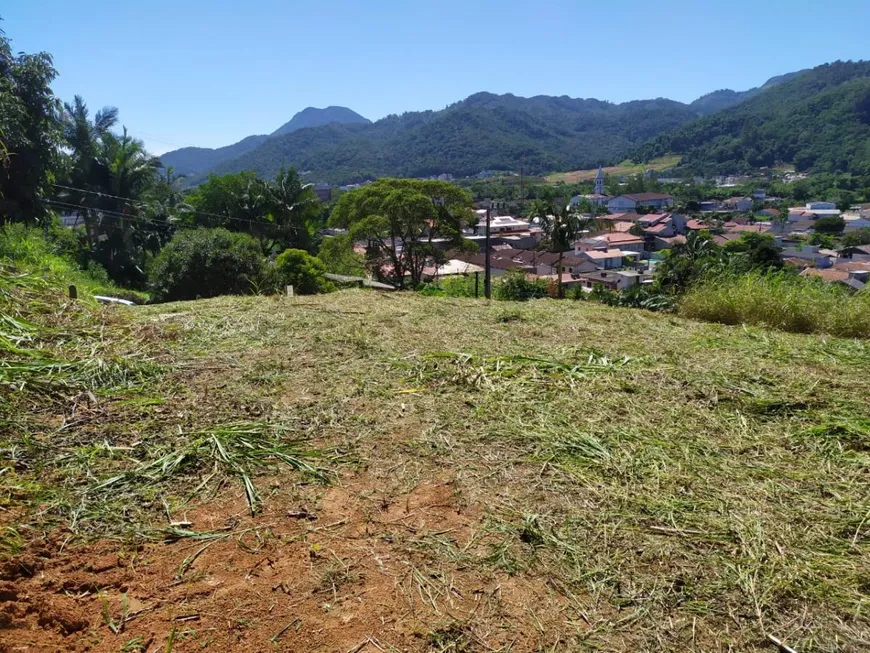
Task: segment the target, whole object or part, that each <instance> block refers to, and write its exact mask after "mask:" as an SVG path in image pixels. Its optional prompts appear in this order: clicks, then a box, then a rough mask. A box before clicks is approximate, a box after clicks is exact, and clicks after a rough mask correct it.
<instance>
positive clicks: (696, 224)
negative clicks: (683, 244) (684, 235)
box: [686, 219, 710, 231]
mask: <svg viewBox="0 0 870 653" xmlns="http://www.w3.org/2000/svg"><path fill="white" fill-rule="evenodd" d="M706 229H710V225H708V224H707V223H706V222H701V221H700V220H695V219H692V220H689V221H687V222H686V231H704V230H706Z"/></svg>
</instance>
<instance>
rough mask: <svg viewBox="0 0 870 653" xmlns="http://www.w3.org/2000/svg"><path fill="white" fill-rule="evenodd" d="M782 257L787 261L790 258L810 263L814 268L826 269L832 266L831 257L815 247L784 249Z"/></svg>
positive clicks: (805, 246)
mask: <svg viewBox="0 0 870 653" xmlns="http://www.w3.org/2000/svg"><path fill="white" fill-rule="evenodd" d="M780 257H781V258H782V259H783V260H785V259H789V258H796V259H801V260H803V261H808V262H810V263H811V264H812V265H813V266H814V267H817V268H820V269H824V268H829V267H831V265H832V261H831V257H830V256H828V255H825V254H823V253H822V252H820V251H819V248H818V247H817V246H815V245H803V246H802V247H800V248H797V247H784V248H783V250H782V252H781V253H780Z"/></svg>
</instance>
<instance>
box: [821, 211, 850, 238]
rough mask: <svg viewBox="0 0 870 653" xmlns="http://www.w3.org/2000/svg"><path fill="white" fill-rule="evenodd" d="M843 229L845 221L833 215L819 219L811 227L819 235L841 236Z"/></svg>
mask: <svg viewBox="0 0 870 653" xmlns="http://www.w3.org/2000/svg"><path fill="white" fill-rule="evenodd" d="M845 228H846V221H845V220H843V218H841V217H838V216H833V215H829V216H825V217H824V218H819V219H818V220H816V222H815V224H814V225H813V229H815V231H816V233H819V234H841V233H843V230H844V229H845Z"/></svg>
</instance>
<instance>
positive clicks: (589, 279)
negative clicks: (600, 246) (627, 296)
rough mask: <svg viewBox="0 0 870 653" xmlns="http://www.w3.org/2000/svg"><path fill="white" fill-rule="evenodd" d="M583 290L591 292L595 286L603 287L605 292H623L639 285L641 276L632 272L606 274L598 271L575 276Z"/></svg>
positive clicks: (606, 272) (604, 271) (603, 271)
mask: <svg viewBox="0 0 870 653" xmlns="http://www.w3.org/2000/svg"><path fill="white" fill-rule="evenodd" d="M577 276H578V278H579V279H580V285H581V286H582V287H583V289H584V290H587V291H591V290H593V289H594V288H595V286H603V287H604V288H606V289H607V290H616V291H620V290H625V289H627V288H631V287H632V286H634V285H636V284H638V283H640V279H641V275H640V273H639V272H634V271H633V270H627V271H619V272H608V271H606V270H598V271H596V272H589V273H585V274H580V275H577Z"/></svg>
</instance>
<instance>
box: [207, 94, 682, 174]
mask: <svg viewBox="0 0 870 653" xmlns="http://www.w3.org/2000/svg"><path fill="white" fill-rule="evenodd" d="M696 117H697V114H696V113H695V112H694V111H693V110H692V109H691V108H690V107H689V106H687V105H685V104H682V103H679V102H674V101H672V100H666V99H656V100H641V101H634V102H626V103H624V104H612V103H609V102H603V101H600V100H584V99H572V98H569V97H565V96H563V97H550V96H537V97H532V98H522V97H517V96H514V95H493V94H491V93H477V94H475V95H472V96H470V97H469V98H467V99H465V100H463V101H461V102H458V103H456V104H453V105H451V106H449V107H447V108H446V109H443V110H441V111H423V112H410V113H405V114H403V115H401V116H395V115H394V116H388V117H386V118H384V119H382V120H379V121H377V122H375V123H372V124H369V125H337V124H331V125H327V126H324V127H319V128H316V129H301V130H297V131H295V132H293V133H291V134H287V135H284V136H281V137H276V138H271V139H269V140H268V141H266V142H264V143H263V144H262V145H261V146H260V147H258V148H257V149H256V150H253V151H250V152H248V153H247V154H245V155H243V156H241V157H239V158H237V159H233V160H231V161H225V162H224V163H222V164H220V165H219V166H217V167H216V168H215V169H214V172H216V173H219V174H220V173H227V172H238V171H242V170H254V171H256V172H257V173H258V174H259V175H261V176H264V177H271V176H274V174H275V172H276V171H277V170H278V169H279V168H280V167H281V166H282V165H288V166H290V165H292V166H295V167H296V168H297V169H299V170H305V171H310V177H311V178H315V179H318V180H321V179H322V180H326V181H331V182H347V181H355V180H361V179H366V178H372V177H378V176H385V175H390V176H408V177H418V176H428V175H434V174H440V173H445V172H446V173H451V174H453V175H457V176H464V175H471V174H475V173H477V172H480V171H481V170H487V169H495V170H517V169H518V168H519V165H520V155H521V154H523V153H524V154H525V157H524V162H525V169H526V171H527V172H529V173H531V174H535V173H544V172H550V171H552V170H567V169H575V168H583V167H589V166H593V165H598V164H599V163H601V162H607V161H611V160H613V159H617V158H620V157H621V156H622V155H623V154H624V153H625V152H626V151H627V150H629V149H630V148H631V147H632V146H633V145H637V144H639V143H642V142H644V141H645V140H647V139H649V138H652V137H653V136H655V135H657V134H659V133H661V132H663V131H666V130H669V129H673V128H676V127H678V126H680V125H682V124H684V123H686V122H688V121H690V120H692V119H694V118H696Z"/></svg>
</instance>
